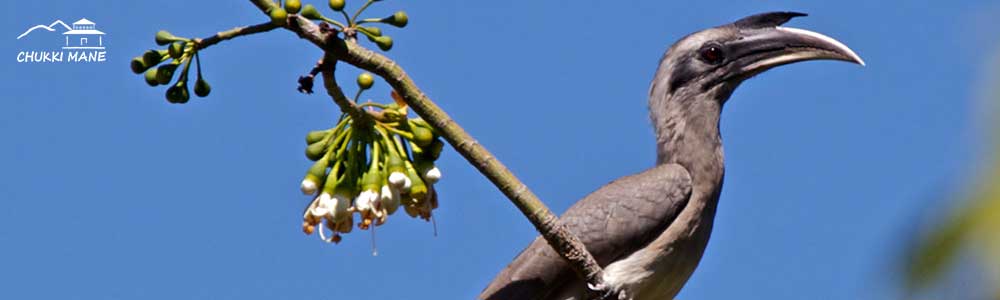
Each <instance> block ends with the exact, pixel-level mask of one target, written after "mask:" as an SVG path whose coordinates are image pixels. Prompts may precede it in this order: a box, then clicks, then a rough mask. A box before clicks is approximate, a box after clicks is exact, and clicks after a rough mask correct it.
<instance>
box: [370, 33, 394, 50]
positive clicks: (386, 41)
mask: <svg viewBox="0 0 1000 300" xmlns="http://www.w3.org/2000/svg"><path fill="white" fill-rule="evenodd" d="M371 40H372V41H373V42H375V44H376V45H378V48H379V49H382V51H389V49H392V38H391V37H389V36H387V35H386V36H380V37H376V38H374V39H371Z"/></svg>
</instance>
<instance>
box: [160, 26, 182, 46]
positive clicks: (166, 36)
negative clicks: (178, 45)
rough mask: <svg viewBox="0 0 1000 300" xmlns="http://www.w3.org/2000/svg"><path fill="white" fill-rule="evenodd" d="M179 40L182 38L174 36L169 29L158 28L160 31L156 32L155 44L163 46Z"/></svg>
mask: <svg viewBox="0 0 1000 300" xmlns="http://www.w3.org/2000/svg"><path fill="white" fill-rule="evenodd" d="M179 40H183V39H182V38H179V37H176V36H174V35H173V34H170V32H169V31H166V30H160V31H157V32H156V44H157V45H160V46H164V45H166V44H170V43H172V42H175V41H179Z"/></svg>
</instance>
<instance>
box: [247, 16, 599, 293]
mask: <svg viewBox="0 0 1000 300" xmlns="http://www.w3.org/2000/svg"><path fill="white" fill-rule="evenodd" d="M251 2H253V3H254V5H256V6H257V7H258V8H259V9H260V10H261V11H262V12H264V13H265V14H266V13H267V11H268V10H270V9H271V8H272V7H274V6H275V4H274V3H273V2H271V1H269V0H251ZM286 29H288V30H291V31H293V32H295V33H296V34H298V35H299V37H301V38H303V39H306V40H308V41H310V42H312V43H313V44H315V45H316V46H318V47H319V48H321V49H323V50H324V51H325V53H326V56H325V59H324V60H326V59H330V58H336V59H337V60H340V61H344V62H347V63H349V64H351V65H353V66H355V67H358V68H361V69H364V70H366V71H369V72H372V73H375V74H378V75H379V76H380V77H382V78H384V79H385V80H386V81H387V82H388V83H389V85H391V86H392V87H393V89H395V90H396V92H398V93H399V95H400V96H402V98H403V100H404V101H406V103H407V105H408V106H409V107H410V108H412V109H413V111H414V112H416V113H417V115H419V116H420V117H421V118H423V119H424V120H425V121H427V122H428V123H429V124H431V125H432V126H434V127H435V128H436V129H438V131H439V132H440V133H441V135H442V137H444V138H445V140H447V141H448V143H449V144H451V145H452V147H454V149H455V150H456V151H457V152H458V153H459V154H461V155H462V156H463V157H465V159H466V160H468V161H469V163H471V164H472V165H473V166H475V167H476V169H478V170H479V172H480V173H482V174H483V175H485V176H486V178H487V179H489V180H490V182H492V183H493V184H494V185H495V186H496V187H497V188H498V189H499V190H500V191H501V192H502V193H503V194H504V195H506V196H507V198H509V199H510V200H511V202H514V205H516V206H517V208H518V209H519V210H520V211H521V213H523V214H524V215H525V216H526V217H527V218H528V220H529V221H531V223H532V225H534V226H535V229H536V230H538V232H540V233H541V234H542V236H543V237H544V238H545V240H546V241H547V242H548V243H549V245H550V246H552V247H553V249H555V250H556V252H557V253H559V255H560V256H562V257H563V258H564V259H565V260H566V261H567V263H568V264H569V266H570V267H571V268H572V269H573V270H574V271H575V272H576V273H577V274H578V275H579V276H580V277H581V278H584V279H585V280H586V281H587V283H588V284H590V285H591V286H593V287H597V288H598V289H603V288H604V282H603V270H602V269H601V267H600V266H599V265H598V264H597V261H596V260H594V257H593V256H592V255H591V254H590V252H588V251H587V249H586V247H585V246H584V245H583V243H582V242H581V241H580V239H579V238H577V237H576V236H575V235H573V234H572V233H570V232H569V230H567V229H566V227H565V226H564V225H563V224H562V223H560V222H559V221H558V217H556V216H555V214H553V213H552V211H551V210H549V208H548V207H546V206H545V204H543V203H542V202H541V200H539V199H538V196H536V195H535V194H534V193H533V192H532V191H531V190H529V189H528V187H527V186H526V185H525V184H524V183H523V182H521V181H520V180H519V179H518V178H517V177H515V176H514V174H513V173H511V172H510V170H509V169H507V167H506V166H504V165H503V164H502V163H500V161H498V160H497V159H496V157H494V156H493V155H492V154H491V153H490V152H489V151H488V150H486V148H485V147H483V146H482V145H480V144H479V143H478V142H476V140H475V139H473V138H472V136H470V135H469V134H468V133H466V132H465V130H464V129H462V127H460V126H459V125H458V124H457V123H455V121H454V120H452V119H451V117H450V116H448V114H447V113H445V112H444V111H443V110H441V108H440V107H438V106H437V105H436V104H434V103H433V102H432V101H431V100H430V98H428V97H427V95H425V94H424V93H423V91H421V90H420V88H418V87H417V85H416V83H414V82H413V80H412V79H410V77H409V76H407V75H406V72H404V71H403V69H402V68H401V67H399V65H397V64H396V62H394V61H393V60H391V59H389V58H387V57H385V56H383V55H381V54H378V53H375V52H373V51H371V50H368V49H366V48H364V47H361V46H360V45H358V44H357V43H356V42H353V41H344V40H342V39H340V38H339V37H337V36H336V34H335V33H333V34H332V33H330V32H328V31H324V30H321V29H320V27H319V26H318V25H316V24H315V23H313V22H312V21H309V20H308V19H306V18H304V17H301V16H298V15H290V16H289V22H288V25H287V26H286ZM328 72H329V76H328ZM332 72H333V69H332V68H324V70H323V75H324V83H325V84H326V86H327V88H328V92H329V93H331V96H332V97H333V98H334V100H335V101H336V100H337V98H338V97H337V95H336V92H335V91H339V88H336V83H335V82H333V85H332V86H331V84H330V83H329V82H327V81H333V76H332ZM330 87H334V88H335V89H333V90H331V89H330ZM340 94H341V96H342V95H343V93H340ZM338 104H339V101H338ZM342 107H343V106H342ZM591 297H600V295H598V294H596V293H595V294H592V295H591Z"/></svg>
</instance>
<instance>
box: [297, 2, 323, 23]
mask: <svg viewBox="0 0 1000 300" xmlns="http://www.w3.org/2000/svg"><path fill="white" fill-rule="evenodd" d="M299 15H301V16H303V17H306V19H310V20H320V19H323V15H322V14H320V13H319V11H318V10H316V7H315V6H313V5H312V4H306V6H305V7H302V13H300V14H299Z"/></svg>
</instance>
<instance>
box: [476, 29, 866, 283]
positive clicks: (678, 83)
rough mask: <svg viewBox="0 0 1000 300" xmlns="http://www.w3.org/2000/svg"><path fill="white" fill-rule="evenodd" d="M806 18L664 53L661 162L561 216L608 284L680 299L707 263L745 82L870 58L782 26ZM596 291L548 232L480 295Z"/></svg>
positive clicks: (716, 35) (659, 83)
mask: <svg viewBox="0 0 1000 300" xmlns="http://www.w3.org/2000/svg"><path fill="white" fill-rule="evenodd" d="M805 15H806V14H803V13H796V12H771V13H764V14H758V15H753V16H749V17H746V18H743V19H740V20H738V21H736V22H734V23H731V24H726V25H722V26H718V27H714V28H709V29H706V30H703V31H699V32H696V33H693V34H691V35H688V36H686V37H684V38H682V39H680V41H678V42H677V43H675V44H674V45H673V46H671V47H670V49H668V50H667V52H666V53H665V54H664V55H663V58H662V59H661V60H660V66H659V69H658V70H657V71H656V76H655V77H654V78H653V82H652V84H651V86H650V88H649V110H650V118H651V119H652V122H653V127H654V131H655V133H656V147H657V148H656V155H657V156H656V166H655V167H653V168H651V169H648V170H646V171H643V172H641V173H638V174H634V175H630V176H626V177H622V178H619V179H617V180H615V181H613V182H611V183H609V184H607V185H605V186H603V187H601V188H600V189H598V190H597V191H595V192H593V193H591V194H590V195H587V196H586V197H584V198H583V199H582V200H580V201H579V202H577V203H576V204H574V205H573V206H572V207H570V208H569V209H568V210H567V211H566V213H564V214H563V215H562V217H561V218H560V222H562V223H563V224H564V225H565V226H566V227H567V228H568V229H569V230H570V232H572V233H574V234H576V235H577V236H578V237H579V238H580V240H581V241H583V243H584V244H585V245H586V247H587V250H588V251H590V253H591V254H593V256H594V258H595V259H596V260H597V263H598V264H600V265H601V266H602V267H604V277H603V279H604V282H605V284H606V286H605V287H602V288H603V290H604V291H606V292H612V293H616V294H617V295H619V296H622V295H624V296H625V297H627V298H631V299H673V297H674V296H675V295H677V293H678V292H679V291H680V290H681V287H682V286H684V283H685V282H687V280H688V278H689V277H690V276H691V273H693V272H694V269H695V267H697V266H698V262H699V261H700V260H701V256H702V253H703V252H704V251H705V246H706V245H707V244H708V239H709V236H710V235H711V232H712V222H713V219H714V218H715V210H716V206H717V204H718V200H719V192H720V191H721V189H722V178H723V174H724V173H725V168H724V167H723V155H722V139H721V137H720V135H719V114H720V113H721V111H722V106H723V105H725V103H726V101H727V100H728V99H729V96H730V95H732V93H733V90H734V89H736V87H737V86H739V85H740V83H742V82H743V81H744V80H746V79H748V78H750V77H753V76H754V75H757V74H760V73H761V72H764V71H766V70H768V69H771V68H773V67H777V66H780V65H785V64H790V63H794V62H800V61H806V60H820V59H829V60H840V61H847V62H853V63H857V64H860V65H864V62H863V61H862V60H861V58H860V57H858V55H857V54H854V51H851V49H849V48H847V46H845V45H844V44H842V43H840V42H838V41H836V40H834V39H832V38H830V37H827V36H825V35H822V34H819V33H816V32H812V31H808V30H803V29H797V28H789V27H782V26H781V25H782V24H784V23H785V22H788V21H789V20H790V19H792V18H794V17H800V16H805ZM587 288H588V286H587V285H586V283H585V282H584V281H583V280H582V279H580V278H579V277H578V276H577V275H576V274H575V273H573V271H572V270H571V269H570V268H569V267H568V266H567V265H566V262H565V261H564V260H563V259H562V258H561V257H560V256H559V255H558V254H557V253H556V252H555V251H554V250H553V249H552V248H551V247H549V245H548V244H547V243H546V241H545V240H544V239H542V238H541V237H539V238H536V239H535V240H534V242H532V243H531V245H529V246H528V248H526V249H524V251H522V252H521V254H519V255H518V256H517V258H515V259H514V261H513V262H511V263H510V265H508V266H507V268H505V269H504V270H503V271H501V272H500V274H499V275H497V277H496V279H494V280H493V282H491V283H490V285H489V286H488V287H486V289H485V290H484V291H483V292H482V294H480V295H479V298H481V299H582V298H583V297H584V295H585V293H586V292H587V290H586V289H587Z"/></svg>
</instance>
